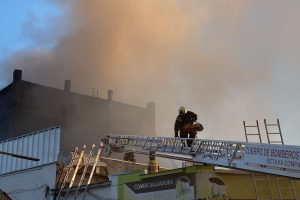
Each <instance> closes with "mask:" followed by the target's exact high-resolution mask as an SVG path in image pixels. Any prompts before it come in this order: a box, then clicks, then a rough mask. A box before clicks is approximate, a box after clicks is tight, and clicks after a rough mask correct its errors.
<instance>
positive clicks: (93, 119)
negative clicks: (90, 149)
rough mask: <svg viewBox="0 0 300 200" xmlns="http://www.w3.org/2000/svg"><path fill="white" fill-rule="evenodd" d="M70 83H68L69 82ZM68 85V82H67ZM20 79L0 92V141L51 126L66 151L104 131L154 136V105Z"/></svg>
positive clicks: (88, 143) (87, 142)
mask: <svg viewBox="0 0 300 200" xmlns="http://www.w3.org/2000/svg"><path fill="white" fill-rule="evenodd" d="M69 84H70V82H69ZM69 86H70V85H69ZM65 88H67V89H65V91H64V90H59V89H55V88H50V87H46V86H42V85H38V84H34V83H31V82H27V81H23V80H21V77H19V79H16V80H14V81H13V82H12V83H11V84H10V85H9V86H7V87H6V88H4V89H3V90H1V91H0V141H1V140H5V139H8V138H13V137H17V136H20V135H23V134H26V133H28V132H33V131H37V130H40V129H45V128H49V127H54V126H61V127H62V138H61V147H62V150H66V151H69V150H71V149H73V148H74V147H75V146H82V145H83V144H87V145H91V144H92V143H96V144H98V143H99V142H100V139H101V138H102V137H104V136H105V135H106V134H108V133H110V134H127V135H135V134H136V135H155V106H154V103H149V104H148V105H147V107H146V108H142V107H137V106H133V105H128V104H124V103H120V102H115V101H113V100H112V91H110V92H109V93H108V98H107V99H103V98H98V97H92V96H87V95H82V94H78V93H74V92H72V91H70V90H69V89H70V87H65Z"/></svg>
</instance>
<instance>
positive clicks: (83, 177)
mask: <svg viewBox="0 0 300 200" xmlns="http://www.w3.org/2000/svg"><path fill="white" fill-rule="evenodd" d="M94 149H95V145H94V144H93V145H92V148H91V150H90V153H89V156H88V160H87V164H86V165H85V166H84V169H83V172H82V175H81V178H80V181H79V183H78V186H77V188H76V192H75V195H74V198H73V200H76V198H77V195H78V192H79V189H80V187H81V185H82V183H83V182H84V179H85V175H86V172H87V170H88V167H89V164H90V161H91V157H92V155H93V152H94Z"/></svg>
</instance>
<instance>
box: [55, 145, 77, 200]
mask: <svg viewBox="0 0 300 200" xmlns="http://www.w3.org/2000/svg"><path fill="white" fill-rule="evenodd" d="M77 152H78V147H76V148H75V150H74V153H73V155H72V157H71V161H70V163H69V165H68V166H67V168H68V170H67V171H66V174H65V176H64V179H63V182H62V184H61V186H60V189H59V192H58V195H57V197H56V199H59V198H60V196H61V193H62V190H63V189H64V187H65V184H66V182H67V181H68V179H69V173H70V171H71V169H72V166H73V162H74V160H75V158H76V156H77ZM63 170H64V169H62V173H63ZM58 181H59V180H58Z"/></svg>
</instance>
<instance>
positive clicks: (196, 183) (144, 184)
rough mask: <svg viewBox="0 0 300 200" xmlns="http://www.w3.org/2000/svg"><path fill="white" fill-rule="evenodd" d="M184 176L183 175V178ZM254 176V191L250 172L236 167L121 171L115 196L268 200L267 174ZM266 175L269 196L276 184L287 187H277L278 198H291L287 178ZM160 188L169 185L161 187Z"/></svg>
mask: <svg viewBox="0 0 300 200" xmlns="http://www.w3.org/2000/svg"><path fill="white" fill-rule="evenodd" d="M184 176H186V177H185V178H183V177H184ZM256 176H257V178H258V179H260V181H257V190H255V187H254V182H253V176H252V173H249V172H244V171H236V170H215V169H214V168H213V167H212V166H191V167H187V168H182V169H175V170H169V171H163V172H159V173H155V174H148V175H143V174H142V173H141V172H135V173H128V174H121V175H120V176H119V178H118V184H117V185H118V199H119V200H129V199H130V200H135V199H143V200H147V199H149V200H150V199H164V200H168V199H169V200H173V199H185V200H187V199H197V200H209V199H211V200H217V199H224V200H226V199H232V200H234V199H236V200H241V199H247V200H250V199H253V200H254V199H257V197H256V193H257V194H258V197H259V199H271V197H270V193H269V185H268V181H267V180H266V178H267V174H263V173H262V174H258V175H256ZM174 177H175V178H174ZM269 177H270V185H271V187H270V189H271V192H272V198H273V199H280V194H279V187H280V188H288V189H284V190H281V193H282V199H294V197H293V193H292V185H291V179H289V178H284V177H278V176H277V177H276V176H275V175H269ZM277 178H278V181H279V185H280V186H279V187H278V184H277V180H276V179H277ZM184 179H185V180H187V179H188V180H189V181H186V182H185V183H188V184H185V183H184V181H183V184H179V185H178V182H179V183H180V180H184ZM261 179H264V180H261ZM172 180H173V181H172ZM292 181H293V184H294V188H295V192H296V199H299V198H300V180H299V179H292ZM168 184H169V185H168ZM175 184H176V185H175ZM162 187H169V188H167V189H166V190H162ZM172 188H173V190H172ZM171 190H172V191H173V192H172V191H171ZM170 191H171V192H170ZM174 195H176V197H175V196H174Z"/></svg>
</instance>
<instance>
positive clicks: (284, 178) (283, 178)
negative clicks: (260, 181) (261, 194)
mask: <svg viewBox="0 0 300 200" xmlns="http://www.w3.org/2000/svg"><path fill="white" fill-rule="evenodd" d="M277 179H278V180H288V181H289V180H291V178H287V177H282V178H280V177H277Z"/></svg>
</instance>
